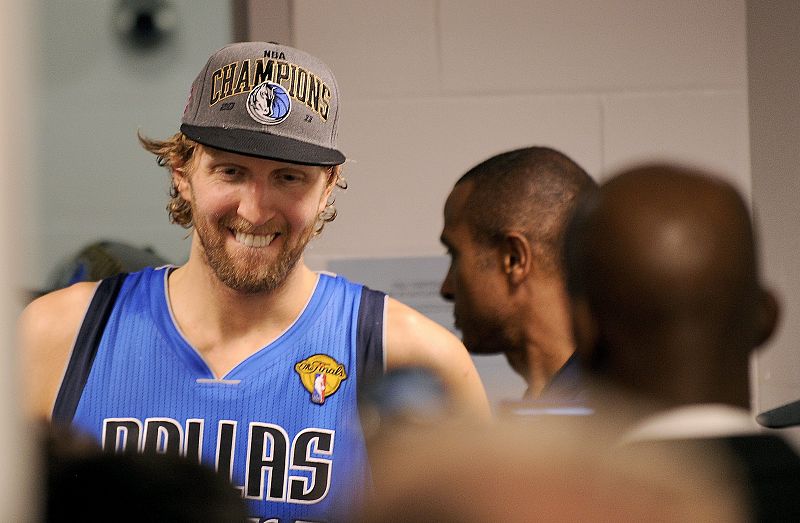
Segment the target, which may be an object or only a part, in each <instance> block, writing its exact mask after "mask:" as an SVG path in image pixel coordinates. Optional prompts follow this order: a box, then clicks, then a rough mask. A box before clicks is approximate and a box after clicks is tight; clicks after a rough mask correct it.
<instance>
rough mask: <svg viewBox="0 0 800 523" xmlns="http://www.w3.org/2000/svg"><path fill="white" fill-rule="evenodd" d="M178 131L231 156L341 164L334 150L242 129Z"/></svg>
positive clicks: (184, 128)
mask: <svg viewBox="0 0 800 523" xmlns="http://www.w3.org/2000/svg"><path fill="white" fill-rule="evenodd" d="M181 132H182V133H183V134H185V135H186V136H187V137H188V138H190V139H192V140H194V141H195V142H197V143H200V144H203V145H207V146H209V147H214V148H215V149H221V150H223V151H228V152H231V153H237V154H244V155H246V156H255V157H257V158H265V159H267V160H278V161H282V162H289V163H299V164H303V165H340V164H343V163H344V161H345V157H344V155H343V154H342V153H341V152H339V151H337V150H336V149H328V148H327V147H320V146H319V145H315V144H311V143H307V142H302V141H300V140H295V139H293V138H286V137H283V136H277V135H274V134H267V133H263V132H257V131H248V130H245V129H223V128H221V127H200V126H196V125H189V124H183V125H181Z"/></svg>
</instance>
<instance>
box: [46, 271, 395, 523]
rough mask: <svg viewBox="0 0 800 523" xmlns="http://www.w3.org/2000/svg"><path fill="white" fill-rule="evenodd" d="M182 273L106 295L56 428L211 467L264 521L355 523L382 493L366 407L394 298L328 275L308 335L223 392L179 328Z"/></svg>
mask: <svg viewBox="0 0 800 523" xmlns="http://www.w3.org/2000/svg"><path fill="white" fill-rule="evenodd" d="M170 269H171V268H169V267H166V268H160V269H145V270H143V271H140V272H137V273H132V274H130V275H127V277H125V278H124V280H123V279H122V278H117V279H110V280H106V281H104V282H103V284H101V287H100V289H99V290H98V293H97V294H96V295H95V299H94V300H93V303H92V305H91V306H90V313H87V318H86V319H85V320H84V323H83V325H82V328H81V332H80V333H79V335H78V341H77V342H76V345H75V348H74V349H73V354H72V356H71V358H70V363H69V366H68V368H67V372H66V374H65V377H64V381H63V383H62V386H61V389H60V391H59V395H58V398H57V400H56V406H55V409H54V412H53V419H54V421H62V422H65V421H68V422H71V423H72V424H73V426H74V427H76V428H78V429H79V430H81V431H84V432H87V433H89V434H91V435H93V436H94V437H96V438H97V439H98V440H99V441H100V442H101V443H102V445H103V447H104V448H105V449H106V450H109V451H114V452H151V453H152V452H154V453H165V454H166V453H168V454H180V455H184V456H186V457H188V458H190V459H192V460H197V461H200V462H202V463H206V464H208V465H210V466H212V467H214V468H215V469H216V470H218V471H219V472H220V473H222V474H224V475H225V476H226V477H229V478H230V480H231V482H232V483H233V485H234V486H235V487H236V488H238V489H239V490H240V491H241V493H242V496H243V497H244V498H245V499H246V500H248V503H249V505H250V511H251V514H252V515H253V517H254V518H260V520H261V521H280V522H289V521H296V520H297V521H333V520H342V519H343V520H346V519H347V515H348V510H351V509H352V508H354V507H357V506H358V505H357V504H358V502H359V500H360V498H361V496H362V495H363V494H364V493H365V492H366V490H367V489H368V488H369V485H370V477H369V468H368V463H367V457H366V450H365V442H364V437H363V434H362V431H361V425H360V421H359V416H358V408H357V407H358V402H357V399H358V390H359V381H360V380H361V381H364V380H365V379H366V374H370V373H372V374H375V373H379V372H381V371H382V365H383V346H382V334H383V332H382V331H383V309H384V298H385V296H384V295H383V294H382V293H378V292H376V291H372V290H370V289H367V288H365V287H363V286H361V285H357V284H354V283H351V282H348V281H347V280H345V279H344V278H342V277H337V276H333V275H328V274H320V275H319V278H318V282H317V285H316V288H315V290H314V292H313V294H312V296H311V298H310V300H309V302H308V304H307V305H306V307H305V309H304V310H303V311H302V313H301V314H300V315H299V316H298V317H297V319H296V320H295V322H294V323H293V324H292V325H291V326H290V327H289V328H288V329H286V331H285V332H283V333H282V334H281V335H280V336H279V337H278V338H277V339H276V340H274V341H273V342H271V343H270V344H269V345H267V346H265V347H263V348H261V349H260V350H259V351H258V352H256V353H254V354H253V355H251V356H250V357H248V358H247V359H246V360H244V361H242V362H241V363H240V364H239V365H237V366H236V367H235V368H233V369H232V370H231V371H230V372H228V373H227V374H226V375H225V376H222V377H219V378H217V377H215V376H213V375H212V373H211V371H210V369H209V367H208V365H207V363H206V362H205V361H204V360H203V357H202V356H201V355H200V353H199V352H197V350H195V349H194V348H193V347H192V346H191V345H190V344H189V343H188V342H187V340H186V339H185V338H184V336H183V335H182V334H181V332H180V331H179V329H178V328H177V326H176V323H175V321H174V318H173V316H172V313H171V310H170V308H169V304H168V298H167V287H166V280H167V276H168V274H169V271H170ZM109 282H110V283H109ZM109 286H111V287H116V288H112V289H111V291H110V292H109V291H108V287H109ZM116 294H118V295H116ZM104 315H105V317H104ZM92 339H95V340H96V341H95V342H93V341H92ZM258 520H259V519H256V521H258Z"/></svg>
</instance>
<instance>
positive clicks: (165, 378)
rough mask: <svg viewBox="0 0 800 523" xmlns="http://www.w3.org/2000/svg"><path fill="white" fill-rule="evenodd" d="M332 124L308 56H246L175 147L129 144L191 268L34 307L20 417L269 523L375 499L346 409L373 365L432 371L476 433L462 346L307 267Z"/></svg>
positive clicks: (198, 86)
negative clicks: (161, 199) (161, 182)
mask: <svg viewBox="0 0 800 523" xmlns="http://www.w3.org/2000/svg"><path fill="white" fill-rule="evenodd" d="M338 111H339V104H338V91H337V88H336V81H335V80H334V77H333V75H332V73H331V72H330V71H329V70H328V68H327V67H326V66H325V65H324V64H322V63H321V62H320V61H319V60H317V59H316V58H314V57H312V56H310V55H308V54H307V53H304V52H302V51H299V50H297V49H293V48H291V47H287V46H282V45H278V44H273V43H263V42H249V43H240V44H233V45H230V46H227V47H225V48H223V49H221V50H219V51H218V52H216V53H215V54H214V55H212V56H211V58H210V59H209V61H208V63H207V65H206V67H204V68H203V70H202V71H201V72H200V74H199V75H198V77H197V79H196V80H195V81H194V84H193V85H192V89H191V93H190V96H189V101H188V103H187V105H186V109H185V112H184V115H183V121H182V126H181V132H179V133H177V134H175V135H174V136H172V137H171V138H169V139H167V140H164V141H159V140H150V139H146V138H140V140H141V141H142V144H143V145H144V147H145V148H146V149H147V150H149V151H150V152H152V153H153V154H155V155H156V156H157V158H158V163H159V165H162V166H165V167H166V168H167V169H168V170H169V172H170V175H171V181H172V187H171V192H170V195H171V200H170V202H169V205H168V210H169V214H170V219H171V220H172V221H173V222H175V223H177V224H179V225H181V226H183V227H185V228H187V229H190V230H191V231H192V244H191V251H190V255H189V259H188V261H187V263H186V264H185V265H182V266H180V267H175V266H167V267H161V268H156V269H152V268H148V269H145V270H143V271H141V272H137V273H132V274H128V275H124V276H120V277H116V278H110V279H107V280H104V281H103V282H101V283H100V284H99V285H98V284H96V283H80V284H76V285H74V286H72V287H69V288H67V289H64V290H61V291H56V292H54V293H51V294H49V295H46V296H44V297H42V298H40V299H38V300H36V301H35V302H33V303H32V304H31V305H30V306H29V307H28V308H27V309H26V311H25V312H24V314H23V316H22V318H21V335H22V340H23V345H24V354H25V358H26V365H27V369H26V371H27V374H26V379H27V380H28V390H27V398H26V399H27V402H28V404H29V406H30V410H31V411H32V412H33V413H34V414H35V415H39V416H44V417H50V418H51V419H53V421H54V422H57V423H63V424H70V425H71V426H73V427H75V428H76V429H78V430H81V431H83V432H86V433H88V434H91V435H93V436H95V437H96V438H97V439H98V440H99V441H100V442H101V443H102V444H103V446H104V447H105V448H106V449H107V450H109V451H118V452H135V451H142V452H152V453H164V454H175V455H183V456H186V457H187V458H189V459H192V460H196V461H199V462H202V463H206V464H208V465H210V466H212V467H214V468H216V470H218V471H219V472H220V473H222V474H224V475H225V476H226V477H229V478H230V480H231V482H232V483H233V485H234V486H236V487H237V488H238V489H239V490H240V491H241V494H242V496H243V497H244V498H245V499H247V500H248V502H249V503H250V509H251V513H252V515H253V516H254V517H258V518H262V519H261V520H262V521H263V520H270V521H271V520H273V519H274V520H278V519H279V520H280V521H294V520H313V521H329V520H339V519H344V520H347V519H348V508H349V509H353V508H355V507H357V501H358V499H359V496H360V495H361V493H362V492H363V491H364V490H365V489H367V488H368V485H369V470H368V464H367V456H366V450H365V438H364V435H363V434H362V430H361V425H360V422H359V416H358V414H359V412H358V399H359V396H360V392H361V390H362V389H363V386H364V384H366V383H368V382H369V381H370V380H371V379H373V378H375V377H377V376H379V375H380V374H381V373H382V372H383V371H384V369H395V368H400V367H423V368H427V369H429V370H431V371H433V372H434V373H436V374H437V375H438V376H439V377H440V378H441V380H442V382H443V384H444V385H445V388H446V389H447V390H448V392H449V397H450V398H451V399H452V405H453V407H454V410H455V411H456V412H458V413H464V412H467V413H469V415H470V416H471V417H473V418H474V419H483V418H486V417H487V416H488V403H487V401H486V396H485V393H484V391H483V388H482V385H481V382H480V379H479V377H478V374H477V372H476V371H475V368H474V366H473V365H472V362H471V360H470V358H469V355H468V353H467V351H466V350H465V349H464V347H463V345H461V343H460V342H459V341H458V339H456V338H455V337H454V336H452V335H451V334H450V333H449V332H448V331H447V330H445V329H444V328H442V327H440V326H438V325H437V324H435V323H434V322H432V321H431V320H429V319H427V318H425V317H424V316H422V315H421V314H419V313H418V312H416V311H413V310H412V309H410V308H408V307H406V306H405V305H403V304H401V303H399V302H397V301H395V300H393V299H391V298H388V297H386V296H385V295H384V294H383V293H380V292H377V291H374V290H370V289H367V288H365V287H363V286H361V285H358V284H355V283H352V282H349V281H347V280H345V279H344V278H341V277H337V276H335V275H329V274H323V273H317V272H313V271H311V270H310V269H309V268H308V267H307V266H306V265H305V263H304V262H303V251H304V249H305V247H306V245H307V244H308V242H309V241H310V240H311V238H312V237H313V236H314V235H315V234H317V233H319V232H320V231H321V229H322V227H323V225H324V224H325V223H326V222H329V221H331V220H332V219H333V218H334V217H335V210H334V209H333V205H332V204H333V198H332V192H333V190H334V188H335V187H336V186H337V185H342V182H341V178H340V170H341V164H342V163H344V161H345V157H344V155H343V154H342V153H341V152H340V151H338V150H337V148H336V127H337V122H338V117H339V113H338Z"/></svg>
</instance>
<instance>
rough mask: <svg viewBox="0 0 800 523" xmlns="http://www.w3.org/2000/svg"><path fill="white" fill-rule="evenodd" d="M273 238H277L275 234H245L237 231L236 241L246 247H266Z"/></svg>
mask: <svg viewBox="0 0 800 523" xmlns="http://www.w3.org/2000/svg"><path fill="white" fill-rule="evenodd" d="M275 236H277V234H267V235H263V234H247V233H243V232H238V231H237V232H236V241H237V242H239V243H241V244H242V245H246V246H247V247H266V246H267V245H269V244H270V243H272V240H273V239H275Z"/></svg>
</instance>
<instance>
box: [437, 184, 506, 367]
mask: <svg viewBox="0 0 800 523" xmlns="http://www.w3.org/2000/svg"><path fill="white" fill-rule="evenodd" d="M470 191H471V183H470V182H462V183H460V184H458V185H456V186H455V187H454V188H453V191H452V192H451V193H450V196H449V197H448V198H447V203H446V204H445V210H444V228H443V229H442V234H441V241H442V244H444V246H445V247H446V248H447V253H448V255H449V256H450V268H449V269H448V271H447V276H446V277H445V279H444V281H443V282H442V286H441V289H440V293H441V295H442V297H443V298H444V299H446V300H448V301H452V302H453V315H454V317H455V324H456V327H457V328H458V329H459V330H460V331H461V335H462V340H463V342H464V345H465V346H466V347H467V350H469V351H470V352H474V353H481V354H492V353H499V352H504V351H505V350H506V348H507V347H505V346H504V345H505V343H504V341H503V340H504V339H505V338H504V336H503V335H502V333H503V321H502V317H503V316H502V315H501V314H500V312H501V311H502V310H503V305H504V304H503V301H504V299H503V294H502V292H503V289H504V274H503V271H502V266H501V261H502V260H501V259H500V255H499V253H498V251H497V250H496V249H493V248H492V247H489V246H486V245H482V244H480V243H479V242H477V241H475V239H474V238H473V236H472V233H471V231H470V227H469V225H468V223H467V221H466V219H465V215H466V213H467V212H491V210H485V209H484V210H476V209H469V208H468V207H467V199H468V197H469V192H470Z"/></svg>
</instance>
